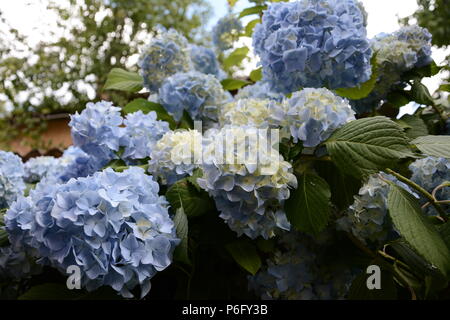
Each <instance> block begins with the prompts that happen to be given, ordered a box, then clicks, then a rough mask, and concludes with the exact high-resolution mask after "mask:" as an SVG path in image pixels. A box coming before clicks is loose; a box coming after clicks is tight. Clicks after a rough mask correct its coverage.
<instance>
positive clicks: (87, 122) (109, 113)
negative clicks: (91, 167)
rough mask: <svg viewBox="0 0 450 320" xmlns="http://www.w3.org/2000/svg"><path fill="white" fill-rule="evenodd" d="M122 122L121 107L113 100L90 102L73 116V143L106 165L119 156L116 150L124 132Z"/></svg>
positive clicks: (71, 124)
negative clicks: (113, 102)
mask: <svg viewBox="0 0 450 320" xmlns="http://www.w3.org/2000/svg"><path fill="white" fill-rule="evenodd" d="M122 123H123V118H122V116H121V115H120V108H118V107H114V106H113V104H112V102H107V101H101V102H97V103H88V104H87V105H86V109H84V110H83V111H82V112H81V113H80V114H79V113H78V112H77V113H75V114H74V115H72V116H71V121H70V123H69V125H70V127H71V132H72V139H73V144H74V145H75V146H77V147H80V148H81V149H82V150H83V151H84V152H86V153H87V154H89V155H91V156H92V157H94V158H95V159H96V160H97V161H98V163H99V165H100V166H104V165H106V164H108V162H109V161H111V160H112V159H115V158H117V156H116V154H115V152H116V151H118V150H119V147H120V139H121V138H122V136H123V134H124V129H123V128H121V127H120V126H121V125H122Z"/></svg>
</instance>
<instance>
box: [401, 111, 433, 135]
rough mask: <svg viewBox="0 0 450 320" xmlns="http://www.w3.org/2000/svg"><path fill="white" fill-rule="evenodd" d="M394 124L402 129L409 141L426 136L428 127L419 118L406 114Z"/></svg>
mask: <svg viewBox="0 0 450 320" xmlns="http://www.w3.org/2000/svg"><path fill="white" fill-rule="evenodd" d="M396 122H397V123H398V124H399V125H400V126H401V127H402V128H403V129H404V131H405V133H406V135H407V136H408V138H410V139H416V138H418V137H421V136H426V135H428V127H427V125H426V124H425V122H424V121H423V120H422V119H421V118H420V117H417V116H413V115H410V114H406V115H404V116H403V117H401V119H399V120H397V121H396Z"/></svg>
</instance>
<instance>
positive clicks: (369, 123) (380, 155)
mask: <svg viewBox="0 0 450 320" xmlns="http://www.w3.org/2000/svg"><path fill="white" fill-rule="evenodd" d="M325 145H326V147H327V149H328V152H329V153H330V155H331V157H332V159H333V161H334V163H335V164H336V165H337V167H338V168H339V169H340V170H342V172H344V173H347V174H349V175H353V176H354V177H357V178H360V177H365V176H368V175H370V174H373V173H376V172H379V171H380V170H382V169H385V168H387V167H389V166H391V165H392V164H395V163H396V162H397V161H398V160H399V159H401V158H406V157H414V155H413V153H412V152H411V150H410V149H409V143H408V139H407V138H406V135H405V134H404V133H403V131H402V129H401V128H400V127H399V126H398V125H397V124H396V123H395V122H393V121H391V120H389V119H388V118H386V117H371V118H365V119H359V120H354V121H351V122H349V123H347V124H345V125H344V126H343V127H341V128H340V129H338V130H336V131H335V132H334V133H333V135H332V136H331V137H330V138H329V139H328V140H327V141H326V142H325Z"/></svg>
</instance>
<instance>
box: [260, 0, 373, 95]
mask: <svg viewBox="0 0 450 320" xmlns="http://www.w3.org/2000/svg"><path fill="white" fill-rule="evenodd" d="M253 46H254V48H255V51H256V53H257V54H258V55H259V56H260V58H261V64H262V67H263V75H264V79H265V80H267V81H269V82H270V83H271V85H272V86H273V87H274V88H275V89H276V90H277V91H281V92H284V93H290V92H294V91H296V90H299V89H300V88H302V87H313V88H319V87H328V88H330V89H336V88H348V87H355V86H357V85H359V84H361V83H363V82H365V81H367V80H369V79H370V76H371V73H372V71H371V70H372V69H371V65H370V58H371V56H372V50H371V48H370V43H369V41H368V39H367V37H366V28H365V17H364V14H363V13H362V12H361V10H360V5H359V4H358V3H357V2H356V1H355V0H328V1H324V0H301V1H295V2H289V3H287V2H280V3H272V4H270V5H269V7H268V9H267V10H266V11H264V15H263V18H262V23H261V24H258V25H257V26H256V27H255V30H254V33H253Z"/></svg>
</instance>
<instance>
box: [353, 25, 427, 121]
mask: <svg viewBox="0 0 450 320" xmlns="http://www.w3.org/2000/svg"><path fill="white" fill-rule="evenodd" d="M371 45H372V48H373V50H374V51H375V52H376V53H377V56H376V63H377V65H378V80H377V84H376V86H375V90H374V91H372V92H371V93H370V95H369V96H368V97H367V98H364V99H360V100H355V101H351V104H352V107H353V108H354V110H355V111H356V112H358V113H359V114H362V113H366V112H370V111H372V109H377V108H378V107H379V106H380V105H381V101H382V100H383V99H386V97H387V95H388V93H389V92H390V91H392V90H394V89H402V88H403V87H404V86H406V84H402V83H399V82H400V80H401V75H402V73H404V72H406V71H408V70H411V69H413V68H419V67H423V66H426V65H428V64H430V63H431V62H432V58H431V34H430V33H429V32H428V30H427V29H425V28H421V27H419V26H407V27H402V28H401V29H400V30H398V31H396V32H394V33H392V34H385V33H382V34H379V35H378V36H376V37H375V38H374V39H372V40H371Z"/></svg>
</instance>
